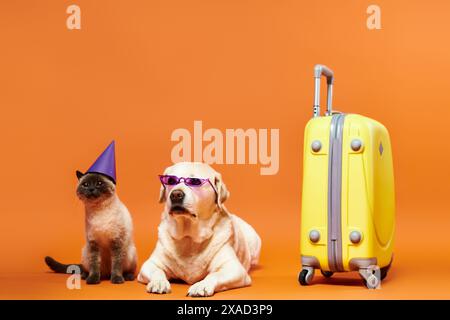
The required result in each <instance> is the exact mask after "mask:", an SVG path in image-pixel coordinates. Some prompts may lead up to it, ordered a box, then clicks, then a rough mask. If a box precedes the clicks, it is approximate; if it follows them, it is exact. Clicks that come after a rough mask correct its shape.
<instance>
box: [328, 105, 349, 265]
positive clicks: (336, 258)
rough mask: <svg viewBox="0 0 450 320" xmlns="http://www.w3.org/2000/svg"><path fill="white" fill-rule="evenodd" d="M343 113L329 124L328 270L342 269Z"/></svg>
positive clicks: (337, 115)
mask: <svg viewBox="0 0 450 320" xmlns="http://www.w3.org/2000/svg"><path fill="white" fill-rule="evenodd" d="M344 120H345V114H335V115H333V117H332V119H331V125H330V147H329V148H330V149H329V159H328V265H329V268H330V271H333V272H335V271H344V267H343V263H342V230H341V229H342V228H341V214H342V213H341V192H342V136H343V128H344Z"/></svg>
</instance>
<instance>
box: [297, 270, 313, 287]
mask: <svg viewBox="0 0 450 320" xmlns="http://www.w3.org/2000/svg"><path fill="white" fill-rule="evenodd" d="M313 277H314V268H311V267H303V269H302V271H300V273H299V274H298V282H300V284H301V285H302V286H307V285H308V284H311V282H312V279H313Z"/></svg>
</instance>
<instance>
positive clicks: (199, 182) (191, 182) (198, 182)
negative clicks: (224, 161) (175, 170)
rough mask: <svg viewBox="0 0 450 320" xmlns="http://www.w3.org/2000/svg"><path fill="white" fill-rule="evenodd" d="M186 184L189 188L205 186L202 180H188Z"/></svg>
mask: <svg viewBox="0 0 450 320" xmlns="http://www.w3.org/2000/svg"><path fill="white" fill-rule="evenodd" d="M186 184H187V185H188V186H200V185H202V184H203V180H202V179H198V178H187V179H186Z"/></svg>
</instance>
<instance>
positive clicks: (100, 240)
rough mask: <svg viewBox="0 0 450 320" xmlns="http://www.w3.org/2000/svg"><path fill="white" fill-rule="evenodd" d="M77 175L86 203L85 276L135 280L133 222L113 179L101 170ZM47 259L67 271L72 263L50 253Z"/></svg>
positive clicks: (95, 280) (88, 279)
mask: <svg viewBox="0 0 450 320" xmlns="http://www.w3.org/2000/svg"><path fill="white" fill-rule="evenodd" d="M77 177H78V186H77V196H78V198H79V199H80V200H81V201H83V203H84V206H85V227H86V245H85V246H84V248H83V251H82V258H81V265H80V267H81V269H82V276H83V278H85V279H86V283H87V284H96V283H99V282H100V279H101V278H109V277H110V279H111V282H112V283H123V282H124V280H134V275H135V270H136V263H137V256H136V248H135V246H134V242H133V235H132V233H133V223H132V220H131V215H130V213H129V212H128V209H127V208H126V207H125V205H124V204H123V203H122V202H121V201H120V200H119V197H118V196H117V194H116V186H115V184H114V182H113V181H112V180H111V179H110V178H109V177H107V176H105V175H102V174H98V173H86V174H83V173H81V172H80V171H77ZM45 262H46V263H47V265H48V266H49V267H50V269H52V270H53V271H55V272H63V273H65V272H66V270H67V267H68V266H69V265H65V264H61V263H59V262H57V261H55V260H54V259H52V258H50V257H46V258H45Z"/></svg>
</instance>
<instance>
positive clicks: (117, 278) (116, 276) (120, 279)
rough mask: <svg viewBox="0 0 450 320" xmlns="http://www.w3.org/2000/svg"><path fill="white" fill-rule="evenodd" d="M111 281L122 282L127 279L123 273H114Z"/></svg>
mask: <svg viewBox="0 0 450 320" xmlns="http://www.w3.org/2000/svg"><path fill="white" fill-rule="evenodd" d="M111 282H112V283H114V284H121V283H124V282H125V279H124V277H123V276H122V275H121V274H113V275H112V276H111Z"/></svg>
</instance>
